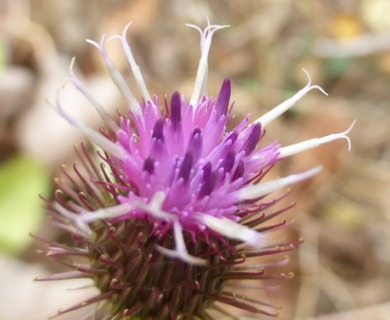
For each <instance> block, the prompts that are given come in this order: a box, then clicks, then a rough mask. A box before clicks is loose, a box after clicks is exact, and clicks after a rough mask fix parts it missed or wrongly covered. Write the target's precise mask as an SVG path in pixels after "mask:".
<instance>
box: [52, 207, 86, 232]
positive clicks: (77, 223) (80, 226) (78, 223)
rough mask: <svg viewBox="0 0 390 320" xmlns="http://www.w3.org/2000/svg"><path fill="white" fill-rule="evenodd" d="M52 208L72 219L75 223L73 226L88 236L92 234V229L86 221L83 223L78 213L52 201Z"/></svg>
mask: <svg viewBox="0 0 390 320" xmlns="http://www.w3.org/2000/svg"><path fill="white" fill-rule="evenodd" d="M54 209H55V210H56V211H58V213H59V214H61V215H62V216H64V217H65V218H67V219H70V220H72V221H73V222H74V223H75V226H76V227H77V228H78V229H79V230H80V231H81V232H83V233H84V234H85V235H87V236H90V235H91V234H92V231H91V229H90V228H89V226H88V223H85V222H84V221H83V220H82V219H81V218H80V214H77V213H74V212H70V211H69V210H67V209H65V208H64V207H63V206H61V205H60V204H59V203H58V202H55V203H54Z"/></svg>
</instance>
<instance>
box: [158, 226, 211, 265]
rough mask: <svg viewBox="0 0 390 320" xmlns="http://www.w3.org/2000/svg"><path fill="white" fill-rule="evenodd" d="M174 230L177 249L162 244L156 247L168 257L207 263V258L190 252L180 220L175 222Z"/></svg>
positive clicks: (194, 262)
mask: <svg viewBox="0 0 390 320" xmlns="http://www.w3.org/2000/svg"><path fill="white" fill-rule="evenodd" d="M173 232H174V237H175V249H174V250H172V249H168V248H164V247H161V246H156V249H157V250H158V251H160V252H161V253H162V254H165V255H166V256H168V257H171V258H178V259H181V260H183V261H184V262H187V263H190V264H197V265H204V264H206V263H207V261H206V260H204V259H201V258H197V257H194V256H192V255H190V254H189V253H188V251H187V248H186V245H185V242H184V237H183V229H182V227H181V225H180V223H179V221H174V222H173Z"/></svg>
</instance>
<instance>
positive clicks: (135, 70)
mask: <svg viewBox="0 0 390 320" xmlns="http://www.w3.org/2000/svg"><path fill="white" fill-rule="evenodd" d="M131 24H132V22H130V23H129V24H128V25H127V26H126V27H125V29H124V30H123V33H122V35H121V36H113V37H112V38H110V39H119V40H120V41H121V44H122V47H123V50H124V51H125V54H126V57H127V60H128V61H129V64H130V68H131V70H132V71H133V74H134V77H135V80H136V82H137V85H138V87H139V89H140V91H141V94H142V97H143V98H144V100H145V101H148V100H151V99H150V94H149V92H148V89H147V87H146V84H145V81H144V78H143V76H142V73H141V69H140V67H139V66H138V64H137V63H136V61H135V59H134V56H133V53H132V52H131V49H130V46H129V44H128V43H127V40H126V34H127V30H128V29H129V27H130V26H131ZM110 39H109V40H110Z"/></svg>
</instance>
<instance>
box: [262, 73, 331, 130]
mask: <svg viewBox="0 0 390 320" xmlns="http://www.w3.org/2000/svg"><path fill="white" fill-rule="evenodd" d="M302 70H303V72H304V73H305V74H306V75H307V78H308V83H307V85H306V86H305V87H304V88H302V89H301V90H299V91H298V92H297V93H296V94H295V95H294V96H292V97H291V98H290V99H287V100H286V101H284V102H282V103H281V104H279V105H278V106H276V107H275V108H273V109H272V110H270V111H269V112H267V113H266V114H264V115H263V116H261V117H260V118H258V119H257V120H255V121H254V123H260V124H261V126H262V127H263V128H264V127H265V126H266V125H268V124H269V123H271V122H272V121H273V120H275V119H276V118H277V117H279V116H280V115H281V114H283V113H284V112H286V111H287V110H288V109H290V108H291V107H292V106H293V105H294V104H295V103H296V102H297V101H298V100H300V99H301V98H303V97H304V96H305V95H306V94H307V93H308V92H309V91H311V90H313V89H318V90H320V91H321V92H322V93H323V94H325V95H328V94H327V93H326V92H325V91H324V90H323V89H322V88H321V87H320V86H317V85H312V84H311V78H310V75H309V73H308V72H307V71H306V70H305V69H302Z"/></svg>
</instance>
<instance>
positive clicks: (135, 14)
mask: <svg viewBox="0 0 390 320" xmlns="http://www.w3.org/2000/svg"><path fill="white" fill-rule="evenodd" d="M389 14H390V1H388V0H360V1H359V0H344V1H337V0H299V1H297V0H295V1H294V0H240V1H237V0H213V1H206V0H203V1H202V0H198V1H195V0H164V1H162V0H127V1H126V0H99V1H96V0H83V1H80V0H56V1H53V0H8V1H6V0H0V35H1V38H0V217H1V219H0V284H1V285H0V320H20V319H26V318H28V319H30V320H42V319H46V318H48V317H49V316H51V315H53V314H55V313H56V311H57V310H58V309H59V308H61V307H68V306H70V305H72V304H74V303H76V302H79V301H80V300H81V299H83V297H89V296H91V294H92V291H93V288H91V287H89V284H88V283H87V284H85V283H78V282H76V283H71V282H66V283H65V282H64V283H61V282H59V283H36V282H33V279H34V278H35V277H36V276H43V275H49V274H51V273H53V272H55V271H58V269H57V268H58V266H56V265H54V264H53V263H50V262H49V261H48V260H47V259H46V258H44V257H43V256H41V255H39V254H38V253H37V252H36V251H37V249H39V247H40V246H41V244H39V243H37V242H36V241H34V240H33V239H32V238H31V237H30V236H29V232H32V233H34V234H40V235H43V236H45V237H47V238H50V239H56V238H58V237H60V235H59V234H58V231H56V230H53V229H52V228H51V227H50V226H49V224H48V223H47V221H46V220H45V218H44V213H43V210H42V208H41V205H42V203H41V201H40V200H39V198H38V194H39V193H44V194H46V195H47V196H50V195H51V193H52V191H53V190H52V188H53V187H52V180H53V177H54V176H55V175H57V174H58V173H59V168H60V165H61V164H68V165H71V163H72V161H73V160H74V152H73V146H74V145H75V144H77V143H79V142H80V141H81V139H83V137H82V136H81V135H80V133H79V132H77V130H75V129H74V128H72V127H71V126H70V125H69V124H68V123H66V122H65V121H64V120H63V119H61V118H60V116H59V115H57V114H56V112H55V111H54V110H53V108H52V107H51V104H52V103H53V102H54V101H55V97H56V92H57V90H58V89H60V88H62V87H63V86H64V84H65V86H64V89H63V90H61V92H60V97H61V101H62V103H63V105H64V107H65V108H66V110H67V111H68V112H69V113H71V114H72V115H75V116H76V117H78V118H79V119H81V120H83V121H84V122H86V123H88V124H89V125H90V126H93V127H98V126H99V125H100V122H99V121H100V120H99V117H98V116H97V115H96V113H95V111H94V110H93V108H92V107H91V106H90V105H89V104H88V103H87V101H86V100H85V99H84V98H83V97H82V96H80V95H79V94H78V93H77V92H76V90H74V89H73V88H71V86H70V85H69V84H66V81H65V79H66V77H67V75H68V66H69V64H70V61H71V59H72V57H76V63H75V72H76V73H77V74H78V75H79V76H80V77H81V78H83V79H84V81H85V83H86V85H87V87H88V88H89V90H90V91H91V92H92V93H93V95H94V96H95V97H96V98H97V99H98V100H99V101H100V102H101V103H102V104H103V105H104V106H106V108H107V109H108V111H109V112H110V113H111V114H115V112H116V109H117V108H122V107H124V103H123V101H121V99H120V97H119V94H118V92H117V91H116V90H115V88H114V86H113V84H112V83H111V81H110V80H109V79H108V78H107V74H106V72H105V70H104V66H103V64H102V62H101V60H100V58H99V56H98V53H97V50H96V49H95V48H94V47H92V46H91V45H89V44H87V43H86V42H85V39H86V38H89V39H93V40H97V41H98V40H99V39H100V37H101V35H102V34H103V33H105V34H107V35H108V36H111V35H113V34H118V33H121V32H122V30H123V28H124V27H125V25H126V24H127V23H128V22H129V21H133V25H132V27H131V28H130V29H129V32H128V39H129V42H130V45H131V46H132V49H133V53H134V55H135V57H136V59H137V62H138V64H139V65H140V66H141V69H142V71H143V74H144V77H145V79H146V82H147V84H148V87H149V91H150V92H152V93H155V94H157V95H159V96H160V97H163V96H164V94H167V96H168V97H169V96H170V94H171V93H172V92H173V91H175V90H179V91H181V92H183V93H185V94H186V95H187V96H188V97H189V96H190V93H191V90H192V87H193V83H194V78H195V74H196V68H197V63H198V58H199V35H198V34H197V32H196V31H194V30H192V29H189V28H187V27H185V26H184V24H185V23H187V22H189V23H193V24H197V25H200V26H202V27H203V26H205V25H206V16H207V17H209V18H210V20H211V22H212V23H216V24H229V25H230V28H228V29H225V30H223V31H219V32H217V33H216V35H215V37H214V42H213V46H212V49H211V54H210V60H209V70H210V77H209V85H210V86H209V91H210V94H212V95H216V94H217V92H218V89H219V86H220V84H221V83H222V81H223V79H224V78H225V77H229V78H231V79H232V82H233V100H234V101H235V113H236V114H237V118H238V119H240V117H242V116H243V115H245V114H247V113H251V114H252V119H256V118H257V117H258V116H259V115H261V114H262V113H264V112H265V111H267V110H269V109H271V108H272V107H273V106H275V105H277V104H278V103H280V102H282V101H283V100H284V99H286V98H288V97H290V96H292V95H293V94H294V93H295V92H296V91H297V90H299V89H300V88H302V87H303V86H304V85H305V84H306V82H307V78H306V76H305V74H304V72H302V68H305V69H306V70H308V72H309V73H310V74H311V76H312V79H313V82H314V83H315V84H319V85H321V86H322V87H323V88H324V90H326V91H327V93H328V94H329V96H328V97H327V96H324V95H322V94H321V93H320V92H319V91H318V92H316V91H312V92H310V93H309V94H308V95H307V96H306V97H305V98H304V99H302V100H301V101H299V103H297V105H296V106H295V107H294V108H293V109H292V110H291V111H289V112H288V113H286V114H285V115H284V116H283V117H282V118H281V119H278V120H277V121H276V122H275V123H272V125H270V126H269V127H268V128H267V129H268V134H267V139H269V141H272V140H274V139H277V140H279V141H280V142H281V143H282V144H283V145H288V144H292V143H295V142H299V141H302V140H305V139H308V138H312V137H320V136H324V135H327V134H330V133H337V132H341V131H344V130H345V129H347V128H348V127H349V125H350V124H351V123H352V121H353V120H354V119H357V123H356V125H355V127H354V128H353V131H352V132H351V134H350V136H351V139H352V144H353V146H352V150H351V152H348V151H347V149H348V148H347V144H346V143H345V141H337V142H335V143H332V144H329V145H325V146H322V147H320V148H318V149H316V150H314V151H311V152H306V153H304V154H301V155H299V156H295V157H293V158H292V159H289V160H288V161H285V162H283V163H282V164H281V165H280V166H279V167H278V168H277V169H276V171H274V172H275V174H276V175H286V174H288V173H291V172H296V171H300V170H304V169H306V168H309V167H311V166H315V165H317V164H318V163H322V164H323V165H324V170H323V172H322V173H321V174H320V175H319V176H317V177H315V178H314V179H312V180H310V181H308V182H305V183H302V184H300V185H297V186H294V189H293V195H292V196H291V199H294V201H295V200H296V202H297V203H298V204H297V206H296V207H295V208H294V209H292V210H290V211H289V213H287V214H286V218H288V219H293V220H294V221H295V223H294V225H293V226H292V227H291V228H289V229H288V230H286V231H285V232H288V233H290V236H291V237H295V238H297V237H303V238H304V239H305V242H304V244H303V245H301V246H300V248H299V249H297V250H296V252H295V253H293V254H292V255H291V265H290V266H289V267H287V269H288V270H293V271H294V273H295V274H296V276H295V278H294V279H293V280H287V281H285V282H284V283H282V284H281V285H282V289H281V291H280V292H279V294H277V295H276V296H277V298H276V302H277V303H278V304H280V305H282V306H283V310H282V311H281V314H280V319H282V320H293V319H322V320H331V319H332V320H338V319H364V320H367V319H368V320H370V319H372V320H377V319H390V311H389V310H390V304H389V303H388V301H390V285H389V284H390V140H389V138H390V90H389V89H390V19H389V18H388V17H389ZM107 48H108V51H109V53H110V55H111V56H112V59H113V60H114V61H115V62H116V64H117V65H118V68H119V69H121V70H123V72H125V73H126V72H128V71H127V63H126V61H125V57H124V56H123V53H122V52H121V50H120V48H119V46H118V41H111V42H110V43H108V44H107ZM129 79H130V80H129V82H130V85H131V83H132V81H133V80H132V79H131V78H129ZM85 285H86V286H87V288H85V289H83V290H69V288H71V289H72V288H73V289H75V288H76V289H77V288H79V287H83V286H85ZM79 317H80V316H79V314H72V315H69V316H63V317H62V318H61V319H77V318H79Z"/></svg>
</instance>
